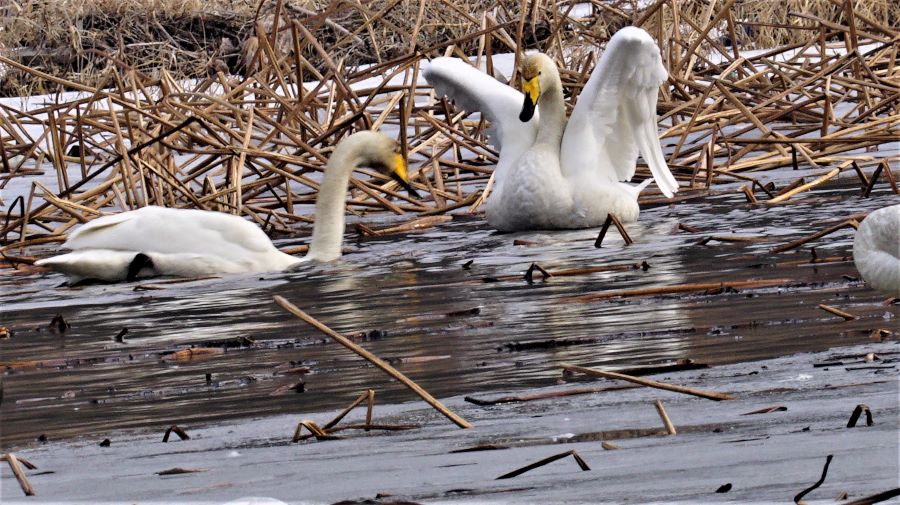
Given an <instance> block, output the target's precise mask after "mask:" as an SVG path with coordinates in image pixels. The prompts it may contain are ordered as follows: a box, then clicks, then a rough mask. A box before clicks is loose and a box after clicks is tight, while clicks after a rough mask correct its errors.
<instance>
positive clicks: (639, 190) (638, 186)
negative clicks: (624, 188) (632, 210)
mask: <svg viewBox="0 0 900 505" xmlns="http://www.w3.org/2000/svg"><path fill="white" fill-rule="evenodd" d="M651 182H653V177H650V178H649V179H647V180H645V181H644V182H642V183H640V184H638V185H637V187H636V188H635V190H636V191H637V194H638V195H639V194H641V191H644V188H646V187H647V186H649V185H650V183H651Z"/></svg>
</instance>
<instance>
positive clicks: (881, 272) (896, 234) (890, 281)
mask: <svg viewBox="0 0 900 505" xmlns="http://www.w3.org/2000/svg"><path fill="white" fill-rule="evenodd" d="M853 262H854V263H856V269H857V270H859V273H860V274H861V275H862V276H863V279H865V280H866V282H868V283H869V285H870V286H872V287H873V288H875V289H877V290H878V291H881V292H883V293H885V294H887V295H890V296H894V297H898V298H900V205H891V206H890V207H884V208H883V209H878V210H876V211H874V212H872V213H870V214H869V215H868V216H866V218H865V219H864V220H863V222H862V224H860V225H859V230H857V231H856V236H855V237H854V238H853Z"/></svg>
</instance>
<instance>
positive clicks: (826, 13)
mask: <svg viewBox="0 0 900 505" xmlns="http://www.w3.org/2000/svg"><path fill="white" fill-rule="evenodd" d="M51 3H52V2H51ZM163 3H165V2H163ZM788 3H789V4H791V6H794V5H793V4H797V5H796V6H794V7H797V8H798V9H805V8H808V9H813V8H815V9H814V10H805V11H800V10H797V11H791V9H790V8H789V9H788V11H789V13H788V15H787V17H786V18H785V19H784V20H779V21H778V22H769V21H757V19H769V18H767V17H764V16H763V14H764V12H762V9H763V8H762V7H760V9H758V11H752V6H751V4H750V3H749V2H748V3H743V2H737V1H735V0H727V1H723V2H704V1H699V0H697V1H688V2H683V1H675V0H659V1H657V2H654V3H653V4H652V5H651V6H649V7H647V8H644V9H637V8H636V7H635V5H634V2H626V1H621V2H601V1H595V2H589V3H579V4H576V3H571V2H551V3H543V2H533V3H529V4H526V8H524V9H519V7H518V6H519V5H520V4H519V3H518V2H501V3H500V4H496V6H495V7H494V8H493V9H491V10H484V9H485V8H484V6H482V5H480V4H477V2H474V3H471V4H468V3H460V2H450V1H448V0H436V1H434V0H429V1H426V0H422V1H421V2H418V3H412V2H408V1H406V0H395V1H394V2H383V3H382V2H371V3H365V4H363V3H360V2H357V3H348V2H342V3H328V4H324V5H323V6H317V5H312V4H310V5H308V6H307V7H306V8H307V9H308V10H309V11H310V13H309V14H302V15H298V12H301V11H300V10H298V9H299V7H297V6H296V5H294V4H292V3H291V2H281V1H278V2H275V3H274V5H268V4H266V6H265V8H264V9H260V11H261V12H263V13H264V14H260V17H258V18H256V19H257V22H256V24H255V25H254V27H253V28H254V29H253V31H252V36H251V37H248V38H247V40H250V41H251V42H250V43H246V44H244V46H245V57H244V72H245V73H246V76H244V77H238V76H235V75H233V74H229V73H225V72H224V71H225V70H227V67H228V65H227V64H223V65H224V66H222V65H216V64H212V65H211V66H210V67H209V68H210V69H211V70H210V71H209V74H208V75H207V76H205V77H202V78H198V79H194V80H183V79H179V77H183V76H184V75H185V73H184V72H183V71H182V70H180V69H178V74H177V75H176V74H173V73H172V71H170V69H169V68H168V67H167V66H166V65H162V66H156V67H154V70H153V71H152V72H151V71H150V70H148V69H139V68H136V67H135V66H134V65H130V64H127V63H125V62H123V61H121V58H119V57H115V56H113V55H112V54H109V55H106V56H105V57H108V61H110V62H111V64H110V66H109V67H108V68H106V69H105V70H104V71H102V72H99V73H98V74H97V75H99V77H100V78H99V79H98V80H97V81H96V82H97V83H99V84H96V85H94V84H92V85H88V84H84V83H83V82H79V81H78V80H76V79H74V78H71V77H66V78H64V77H59V76H58V75H52V74H51V73H48V72H44V71H42V70H41V69H40V68H37V67H34V66H29V65H27V64H24V63H23V62H22V59H21V58H13V57H9V56H3V55H0V64H4V65H6V66H7V67H9V68H10V69H12V72H13V73H17V74H19V75H27V76H28V78H29V79H32V80H34V81H40V82H42V83H44V86H45V87H46V89H60V90H69V91H73V92H74V93H70V94H58V95H55V96H53V97H50V98H48V99H47V100H46V103H45V104H44V105H43V106H41V107H39V108H33V107H31V108H28V107H24V106H21V107H16V106H14V105H12V103H13V102H6V103H3V102H0V108H2V110H3V113H2V114H0V146H2V149H0V153H2V156H0V170H2V174H0V188H2V187H4V186H6V185H8V184H9V183H10V181H12V180H15V179H17V178H19V177H34V176H35V174H37V173H41V172H44V174H43V177H42V178H40V180H38V179H37V178H35V179H34V180H30V179H18V180H19V181H21V180H29V181H30V185H29V186H28V187H27V191H26V192H25V194H24V195H23V196H22V197H21V198H16V199H15V200H14V201H6V202H2V205H3V207H4V211H3V216H2V217H3V223H2V228H0V247H2V249H0V251H7V252H9V251H10V250H11V249H17V250H18V249H20V248H22V247H25V246H30V245H36V244H42V243H48V242H59V241H62V240H64V238H65V236H66V233H67V232H68V231H69V230H71V229H72V227H73V226H75V225H76V224H78V223H83V222H86V221H88V220H90V219H92V218H94V217H96V216H98V215H100V214H101V213H104V212H108V211H117V210H125V209H133V208H136V207H140V206H144V205H150V204H157V205H166V206H170V207H194V208H202V209H215V210H221V211H225V212H231V213H235V214H240V215H245V216H247V217H249V218H250V219H252V220H254V221H255V222H257V223H258V224H259V225H260V226H262V227H263V228H264V229H265V230H266V231H267V232H269V233H277V234H293V233H296V231H297V227H298V225H306V224H308V223H309V222H310V218H309V217H307V216H305V215H304V214H305V213H308V212H311V210H312V209H311V207H304V205H306V204H309V203H311V202H312V201H313V200H314V199H315V196H316V190H317V187H318V183H317V181H318V180H319V174H318V172H320V171H321V170H322V168H323V162H324V161H325V159H326V158H327V154H328V152H329V151H330V149H331V148H332V146H333V145H334V144H335V143H336V142H337V141H338V140H339V139H340V138H342V137H344V136H346V135H347V134H349V133H351V132H352V131H354V130H356V129H362V128H382V127H384V128H386V129H388V130H393V131H396V132H397V134H398V135H399V137H400V140H401V144H402V146H403V148H404V150H405V151H406V153H407V154H408V156H409V157H410V162H411V163H410V167H411V172H412V177H413V182H414V185H415V186H416V187H417V188H418V189H420V190H422V191H423V194H424V195H425V196H424V197H423V198H422V199H415V198H411V197H409V196H407V195H406V194H405V193H404V192H398V191H397V186H396V183H395V182H393V181H390V180H387V179H385V178H384V177H382V176H380V175H379V174H377V173H374V172H365V173H364V174H363V175H361V176H358V177H355V178H353V179H352V180H351V193H350V195H349V201H348V205H349V207H348V209H349V212H352V213H356V214H365V213H368V212H376V211H379V212H391V213H394V214H398V215H409V217H410V219H415V218H418V217H420V216H423V215H431V214H439V213H447V212H449V211H453V210H456V209H466V210H468V211H470V212H475V211H477V210H478V209H479V208H480V206H481V204H482V202H483V201H484V197H485V196H486V194H487V192H488V191H489V188H490V185H491V184H490V182H489V178H490V175H491V173H492V165H493V164H494V163H495V162H496V159H497V153H496V151H495V150H494V149H493V147H492V146H491V145H489V144H488V143H487V141H486V137H485V136H484V131H485V127H486V125H485V123H484V121H483V120H481V119H478V117H477V116H469V115H468V114H467V113H466V112H463V111H459V110H457V109H455V108H454V106H453V105H452V104H450V103H448V102H447V101H446V100H444V99H442V98H441V97H438V96H435V95H434V92H433V91H432V90H431V89H430V88H428V87H426V86H423V85H422V84H421V82H420V81H421V80H420V78H419V75H420V63H421V61H422V59H423V58H426V57H431V56H436V55H442V54H455V55H457V56H466V57H472V58H473V61H474V62H475V63H477V64H482V65H484V66H485V67H486V69H487V70H488V71H489V72H493V71H494V70H495V68H494V67H495V61H496V55H497V54H499V53H515V52H516V51H518V50H520V49H526V48H528V49H530V48H538V49H541V50H543V51H545V52H547V53H548V54H550V55H551V56H552V57H554V58H555V59H556V60H557V62H558V63H559V65H560V67H561V68H562V69H563V71H562V78H563V81H564V86H565V90H566V93H567V94H568V95H569V96H572V97H577V95H578V93H579V91H580V89H581V88H582V86H583V85H584V83H585V82H586V79H587V77H588V76H589V75H590V70H591V69H592V68H593V66H594V64H595V62H596V60H597V55H598V51H597V49H598V48H602V47H603V45H604V44H605V42H606V41H607V40H608V37H609V35H610V33H612V32H614V31H615V30H616V29H617V28H618V27H619V26H623V25H627V24H636V25H638V26H643V27H645V28H646V29H648V31H649V32H650V33H651V34H653V35H654V36H655V37H656V38H657V40H658V41H659V45H660V48H661V51H662V54H663V59H664V62H665V64H666V66H667V67H668V69H669V72H670V77H669V81H668V83H667V84H666V85H664V86H663V88H662V89H661V100H660V102H659V108H660V115H661V121H662V123H661V124H662V125H663V126H664V127H665V131H664V132H663V133H662V137H663V140H664V144H665V149H666V154H667V157H668V161H669V163H670V165H671V167H672V168H673V172H674V173H675V174H676V177H677V178H678V179H680V180H681V181H682V186H687V187H686V188H685V189H686V191H683V192H682V193H679V196H677V197H676V200H677V199H688V198H698V197H702V196H705V195H708V194H709V192H710V187H712V186H714V185H715V184H717V183H719V182H734V181H735V180H738V179H739V180H744V181H747V183H748V184H747V185H746V186H744V187H743V188H741V190H740V191H741V192H743V193H744V194H746V195H747V198H748V200H750V201H753V202H756V201H760V202H771V203H777V202H780V201H783V200H785V199H788V198H790V197H792V196H793V195H795V194H797V192H799V191H803V190H806V189H810V188H812V187H815V186H816V185H818V184H821V183H823V182H826V181H827V180H829V179H831V178H833V177H835V176H836V175H837V174H838V173H839V172H840V171H841V170H856V171H857V173H858V174H859V175H860V178H861V184H865V185H866V186H868V187H869V189H870V190H871V185H874V184H875V183H876V182H878V181H877V178H876V177H872V178H871V179H870V178H869V175H867V172H868V174H870V175H873V176H874V175H875V173H873V169H875V168H876V167H878V172H877V173H878V174H883V178H882V181H887V182H888V183H890V184H893V185H894V187H895V188H896V185H895V183H894V182H893V173H892V172H891V170H890V168H891V167H890V164H889V163H882V159H881V156H880V155H879V153H878V152H877V150H878V149H879V146H881V145H884V144H886V143H889V142H891V141H893V140H895V139H896V138H897V134H898V127H900V124H898V123H900V112H898V104H900V86H898V82H900V70H898V67H897V65H896V60H897V48H898V43H897V42H898V31H897V30H896V29H894V28H892V27H891V26H892V24H891V23H886V22H885V21H884V19H886V18H884V17H882V14H883V13H882V12H881V11H877V10H876V11H874V12H873V11H872V9H882V10H884V11H885V13H886V14H884V15H886V16H887V19H897V12H896V11H897V10H898V9H897V7H896V6H894V5H893V4H890V3H888V2H884V5H882V3H879V2H853V1H849V0H816V1H812V0H809V1H806V2H800V1H799V0H797V1H794V2H788ZM212 4H216V5H218V3H217V2H212ZM753 4H755V5H764V4H766V2H755V3H753ZM801 4H802V5H801ZM16 5H18V4H16ZM492 5H494V4H492ZM782 5H783V3H782ZM791 6H789V7H791ZM782 8H783V7H782ZM438 12H439V13H440V14H437V13H438ZM448 12H452V13H453V14H447V13H448ZM810 12H816V14H810ZM254 15H255V14H254ZM447 16H459V17H460V21H459V22H458V23H457V22H455V21H452V19H456V18H455V17H453V18H452V19H451V18H448V17H447ZM439 17H440V19H449V20H450V21H449V24H448V26H449V27H448V28H446V30H448V31H445V32H441V31H440V27H439V25H438V23H437V21H438V18H439ZM313 20H315V22H313ZM348 20H349V21H348ZM444 22H445V23H446V22H447V21H444ZM341 23H346V24H343V25H342V24H341ZM328 27H331V28H328ZM338 27H343V28H342V29H343V30H345V31H347V32H348V33H344V34H343V35H339V34H340V33H342V31H341V29H339V28H338ZM322 30H332V31H333V32H334V34H333V37H336V38H333V39H328V38H327V37H324V36H323V31H322ZM763 34H766V35H765V36H764V35H763ZM195 35H196V34H195ZM323 40H328V41H329V43H328V44H327V45H326V44H324V43H323ZM772 42H789V43H787V44H786V45H781V46H779V47H776V48H773V49H769V50H754V51H749V50H748V48H756V47H757V46H758V45H765V44H768V43H772ZM169 43H171V42H169ZM178 45H179V46H181V44H178ZM7 46H8V47H9V46H10V44H9V43H7ZM126 48H127V43H124V42H123V45H121V46H120V52H122V54H124V51H125V50H126ZM361 48H365V49H366V50H367V51H368V52H367V53H365V54H366V55H365V56H361V55H359V54H357V53H356V52H354V51H357V52H358V51H360V50H361ZM388 48H390V49H389V50H388ZM211 57H212V56H211ZM212 58H213V60H214V59H215V57H212ZM211 61H212V60H211ZM361 63H366V64H365V65H361ZM173 69H177V66H175V67H173ZM505 77H507V78H511V79H515V76H514V75H512V76H505ZM798 164H804V165H807V166H812V167H816V166H821V167H822V169H823V170H822V174H821V176H820V177H818V178H817V179H814V180H811V181H797V183H796V184H795V185H794V186H796V187H794V188H784V192H783V193H782V194H781V195H778V194H777V193H778V189H777V188H772V187H771V186H765V185H763V184H761V183H759V181H758V180H757V179H756V178H754V177H753V176H752V175H748V174H749V173H752V172H754V171H759V170H767V169H772V168H777V167H785V166H791V165H794V166H795V167H796V166H797V165H798ZM51 170H52V171H55V177H52V175H53V174H52V172H50V173H47V172H48V171H51ZM648 173H649V172H648V171H646V170H645V169H643V168H641V167H639V176H646V175H648ZM48 176H51V177H48ZM49 181H52V182H49ZM757 192H759V194H757ZM656 200H659V198H657V197H655V196H654V195H652V194H651V195H650V196H649V197H648V198H645V199H644V202H645V203H646V202H652V201H656ZM667 201H668V200H667ZM396 229H398V230H405V229H409V227H404V226H400V227H396ZM11 254H12V253H11Z"/></svg>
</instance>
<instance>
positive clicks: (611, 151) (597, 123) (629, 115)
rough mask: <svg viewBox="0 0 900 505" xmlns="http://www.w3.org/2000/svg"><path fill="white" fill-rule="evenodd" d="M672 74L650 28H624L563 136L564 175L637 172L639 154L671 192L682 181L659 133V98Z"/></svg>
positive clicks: (622, 177) (626, 176)
mask: <svg viewBox="0 0 900 505" xmlns="http://www.w3.org/2000/svg"><path fill="white" fill-rule="evenodd" d="M666 77H667V73H666V69H665V67H663V65H662V60H661V58H660V56H659V48H658V47H657V45H656V43H655V42H654V41H653V39H652V38H651V37H650V35H649V34H647V32H645V31H643V30H641V29H639V28H634V27H627V28H623V29H621V30H619V31H618V32H616V34H615V35H614V36H613V37H612V38H611V39H610V41H609V44H608V45H607V47H606V51H605V52H604V53H603V56H602V57H601V58H600V62H599V63H598V64H597V67H596V68H595V69H594V71H593V72H592V73H591V77H590V79H588V82H587V84H586V85H585V87H584V90H583V91H582V92H581V95H580V96H579V98H578V103H577V104H576V106H575V109H574V110H573V111H572V116H571V118H570V119H569V123H568V126H567V127H566V131H565V134H564V135H563V140H562V151H561V154H560V164H561V166H562V170H563V174H564V175H565V176H567V177H575V178H577V177H578V176H579V175H578V174H579V173H582V172H585V173H586V172H593V173H594V174H595V176H596V173H597V172H598V171H599V172H600V176H601V177H604V178H607V179H609V180H610V181H628V180H631V177H632V176H634V171H635V164H636V162H637V156H638V153H640V154H641V155H643V157H644V161H646V162H647V165H649V167H650V172H651V173H652V174H653V177H654V179H655V180H656V184H657V185H658V186H659V188H660V190H662V192H663V194H665V195H666V196H672V194H673V193H674V192H675V191H677V190H678V183H677V182H676V181H675V177H674V176H672V172H670V171H669V167H668V166H667V165H666V162H665V159H664V157H663V153H662V147H661V146H660V144H659V136H658V134H657V118H656V100H657V93H658V91H659V85H660V84H661V83H662V82H663V81H665V79H666Z"/></svg>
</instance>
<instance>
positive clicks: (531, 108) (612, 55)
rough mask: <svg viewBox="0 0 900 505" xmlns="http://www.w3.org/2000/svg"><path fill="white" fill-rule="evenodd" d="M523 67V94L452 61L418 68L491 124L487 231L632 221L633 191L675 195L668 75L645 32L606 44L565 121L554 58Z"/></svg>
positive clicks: (527, 61)
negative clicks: (663, 135)
mask: <svg viewBox="0 0 900 505" xmlns="http://www.w3.org/2000/svg"><path fill="white" fill-rule="evenodd" d="M520 70H521V72H520V75H521V78H522V92H519V91H518V90H515V89H513V88H512V87H510V86H507V85H506V84H503V83H500V82H498V81H496V80H495V79H493V78H492V77H490V76H488V75H487V74H484V73H483V72H480V71H479V70H477V69H475V68H473V67H472V66H471V65H469V64H468V63H466V62H463V61H461V60H459V59H456V58H436V59H434V60H432V61H431V62H430V63H429V65H428V67H427V68H426V69H425V71H424V75H425V78H426V79H427V80H428V81H429V82H430V83H431V84H432V85H433V86H434V87H435V89H436V90H437V92H438V93H439V94H444V95H447V96H448V97H450V98H452V99H454V100H455V101H456V104H457V106H459V107H461V108H463V109H466V110H469V111H480V112H482V113H484V115H485V116H486V117H487V118H488V119H489V120H490V121H491V126H492V130H493V132H494V135H492V139H491V141H492V142H493V143H494V144H495V145H496V146H497V147H499V149H500V158H499V160H498V163H497V168H496V170H495V172H494V179H495V185H494V192H493V193H492V194H491V195H490V197H489V198H488V200H487V205H486V211H487V219H488V222H489V223H490V224H491V225H492V226H494V227H495V228H498V229H500V230H503V231H512V230H523V229H553V228H589V227H594V226H599V225H601V224H603V222H604V221H605V220H606V217H607V214H615V215H616V216H617V217H619V219H621V220H622V221H626V222H627V221H635V220H637V218H638V213H639V209H638V204H637V197H638V194H639V193H640V191H641V190H642V189H643V188H644V187H646V185H647V184H649V183H650V182H651V181H652V180H654V179H655V180H656V183H657V185H658V186H659V188H660V190H661V191H662V192H663V194H665V195H666V196H672V195H673V194H674V193H675V192H676V191H677V190H678V183H677V182H676V181H675V178H674V177H673V176H672V173H671V171H670V170H669V168H668V166H667V165H666V162H665V159H664V157H663V154H662V148H661V146H660V143H659V138H658V136H657V132H656V129H657V126H656V102H657V93H658V91H659V85H660V84H661V83H662V82H663V81H665V79H666V70H665V68H664V67H663V66H662V60H661V58H660V55H659V48H658V47H657V45H656V43H655V42H654V41H653V39H652V38H651V37H650V35H649V34H647V32H645V31H643V30H641V29H640V28H635V27H626V28H623V29H621V30H619V32H617V33H616V34H615V35H614V36H613V37H612V39H610V41H609V44H608V45H607V47H606V50H605V52H604V53H603V56H602V57H601V58H600V61H599V63H598V64H597V67H596V68H595V69H594V70H593V72H592V73H591V77H590V79H588V81H587V83H586V84H585V86H584V88H583V89H582V92H581V94H580V95H579V98H578V102H577V103H576V105H575V107H574V109H573V111H572V115H571V117H570V118H568V119H566V105H565V98H564V96H563V88H562V81H561V79H560V77H559V71H558V69H557V68H556V64H555V63H554V62H553V60H551V59H550V58H549V57H548V56H547V55H545V54H541V53H537V54H530V55H527V56H525V57H524V58H523V61H522V65H521V69H520ZM638 154H640V155H642V156H643V158H644V161H645V162H646V163H647V165H648V166H649V168H650V172H651V174H652V176H653V179H648V180H646V181H644V182H643V183H641V184H639V185H636V186H635V185H631V184H627V181H629V180H630V179H631V178H632V177H633V176H634V173H635V168H636V162H637V157H638Z"/></svg>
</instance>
